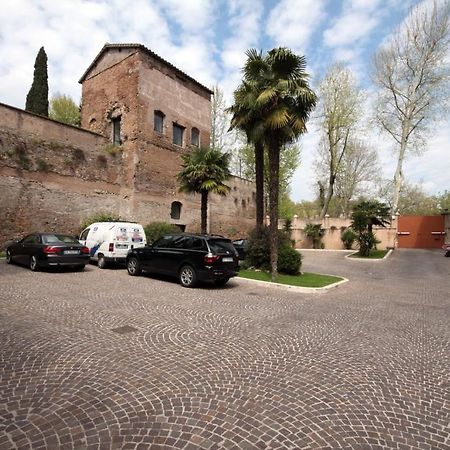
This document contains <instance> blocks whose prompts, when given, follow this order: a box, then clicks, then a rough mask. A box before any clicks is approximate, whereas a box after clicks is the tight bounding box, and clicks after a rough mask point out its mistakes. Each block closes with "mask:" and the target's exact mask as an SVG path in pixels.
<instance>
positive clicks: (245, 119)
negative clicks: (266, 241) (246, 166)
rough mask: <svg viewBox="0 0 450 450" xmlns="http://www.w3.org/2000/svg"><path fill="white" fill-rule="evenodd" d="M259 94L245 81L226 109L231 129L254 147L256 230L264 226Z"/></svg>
mask: <svg viewBox="0 0 450 450" xmlns="http://www.w3.org/2000/svg"><path fill="white" fill-rule="evenodd" d="M258 95H259V92H258V90H257V89H256V87H255V86H254V84H250V83H246V82H245V81H243V82H242V84H241V85H240V86H239V87H238V88H237V89H236V91H235V92H234V105H232V106H231V107H230V108H228V109H227V111H228V112H230V113H231V114H232V115H233V116H232V119H231V127H230V130H232V129H233V128H238V129H240V130H242V131H244V133H245V134H246V136H247V142H248V143H252V144H253V145H254V152H255V184H256V228H260V227H262V226H263V225H264V134H263V132H264V129H263V126H262V120H261V117H260V114H259V111H258V110H257V109H255V108H254V106H255V103H256V98H257V97H258Z"/></svg>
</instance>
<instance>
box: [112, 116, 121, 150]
mask: <svg viewBox="0 0 450 450" xmlns="http://www.w3.org/2000/svg"><path fill="white" fill-rule="evenodd" d="M111 122H112V141H113V144H114V145H120V144H122V141H121V139H120V117H116V118H114V119H112V121H111Z"/></svg>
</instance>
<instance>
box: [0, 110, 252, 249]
mask: <svg viewBox="0 0 450 450" xmlns="http://www.w3.org/2000/svg"><path fill="white" fill-rule="evenodd" d="M0 118H1V119H0V192H1V195H0V220H1V223H2V227H1V229H0V246H1V247H3V245H4V243H5V242H6V241H8V240H10V239H15V238H19V237H21V236H23V235H24V234H27V233H30V232H33V231H37V230H40V231H60V232H66V233H72V234H74V233H76V232H78V230H79V225H80V223H81V221H82V220H84V218H86V217H87V216H90V215H92V214H94V213H98V212H113V213H116V214H119V215H121V216H122V217H124V218H126V219H127V220H134V221H139V222H141V223H143V224H147V223H150V222H155V221H165V222H171V223H175V224H179V225H184V226H185V227H186V230H187V231H199V230H200V197H199V196H198V195H195V194H182V193H179V192H178V189H177V186H176V183H175V181H174V178H173V177H172V178H170V179H169V181H168V185H167V186H166V187H165V189H161V188H158V189H156V188H152V184H151V181H152V180H151V178H152V176H151V172H149V171H148V170H147V168H146V167H145V162H144V159H143V161H140V160H139V159H138V160H137V161H136V167H137V169H136V171H135V173H136V174H137V175H136V176H137V179H138V182H137V183H136V184H137V188H136V189H133V190H132V195H129V194H128V192H129V191H130V189H129V188H128V186H129V185H128V184H127V176H126V175H127V174H126V168H127V164H124V160H125V150H124V149H123V148H117V147H112V146H111V145H110V142H109V139H106V138H105V137H103V136H101V135H99V134H96V133H93V132H90V131H87V130H83V129H80V128H77V127H72V126H69V125H64V124H60V123H58V122H55V121H52V120H50V119H47V118H44V117H40V116H37V115H34V114H31V113H28V112H26V111H23V110H20V109H17V108H13V107H10V106H7V105H3V104H0ZM141 154H142V152H137V153H136V155H137V156H139V155H141ZM174 170H175V168H174ZM140 171H142V172H140ZM124 172H125V174H124ZM166 178H167V177H166ZM146 179H147V180H148V183H149V184H148V186H147V185H146V184H145V182H144V181H145V180H146ZM229 185H230V186H231V188H232V189H231V192H230V194H229V195H228V196H226V197H219V196H216V195H212V196H211V198H210V208H209V220H210V231H211V232H213V233H221V234H225V235H227V236H230V237H235V236H241V235H243V234H245V232H246V230H248V229H249V228H250V227H252V226H253V224H254V208H255V206H254V196H255V193H254V185H253V183H251V182H249V181H246V180H243V179H240V178H232V179H231V180H229ZM159 186H161V185H159ZM147 187H148V189H147ZM173 201H179V202H181V203H182V212H181V216H180V219H171V218H170V207H171V203H172V202H173Z"/></svg>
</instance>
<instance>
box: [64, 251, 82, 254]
mask: <svg viewBox="0 0 450 450" xmlns="http://www.w3.org/2000/svg"><path fill="white" fill-rule="evenodd" d="M64 254H65V255H79V254H80V250H64Z"/></svg>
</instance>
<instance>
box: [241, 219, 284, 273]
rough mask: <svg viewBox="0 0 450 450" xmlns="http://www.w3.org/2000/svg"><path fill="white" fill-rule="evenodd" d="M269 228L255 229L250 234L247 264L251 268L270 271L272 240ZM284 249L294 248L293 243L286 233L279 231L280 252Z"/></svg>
mask: <svg viewBox="0 0 450 450" xmlns="http://www.w3.org/2000/svg"><path fill="white" fill-rule="evenodd" d="M269 234H270V233H269V228H268V227H262V228H259V229H254V230H252V231H251V232H250V234H249V242H248V249H247V258H246V260H247V262H248V264H249V265H250V267H256V268H258V269H263V270H270V240H269ZM282 248H292V241H291V239H290V237H289V235H288V234H287V233H286V232H284V231H278V251H279V252H280V250H281V249H282Z"/></svg>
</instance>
